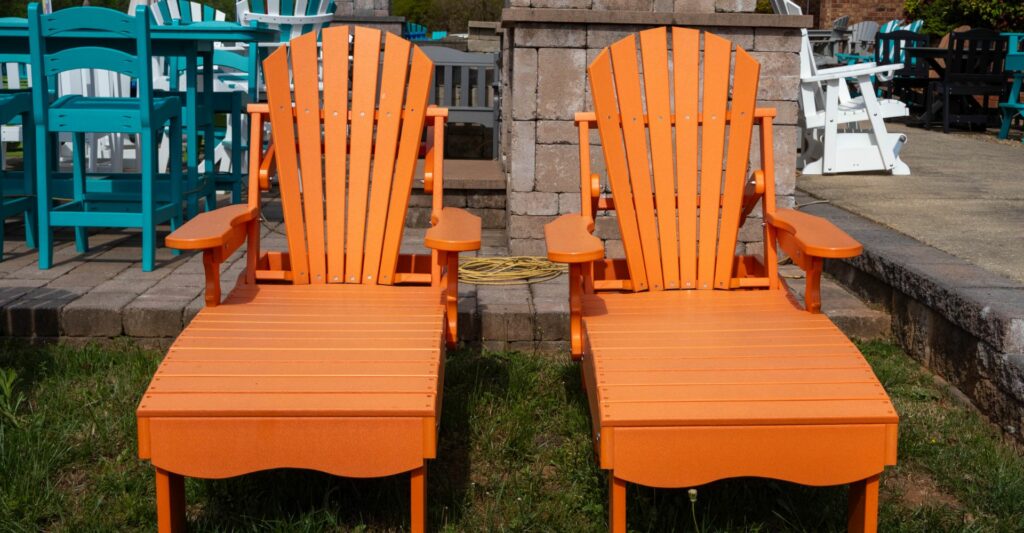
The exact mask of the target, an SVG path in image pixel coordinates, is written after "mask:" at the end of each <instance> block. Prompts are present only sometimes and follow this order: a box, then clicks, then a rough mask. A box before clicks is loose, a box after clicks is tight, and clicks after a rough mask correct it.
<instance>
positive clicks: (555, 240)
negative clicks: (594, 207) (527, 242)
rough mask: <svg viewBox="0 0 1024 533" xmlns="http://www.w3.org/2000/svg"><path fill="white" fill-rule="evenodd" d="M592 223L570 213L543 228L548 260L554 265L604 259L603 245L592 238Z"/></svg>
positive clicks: (598, 240)
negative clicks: (554, 263)
mask: <svg viewBox="0 0 1024 533" xmlns="http://www.w3.org/2000/svg"><path fill="white" fill-rule="evenodd" d="M592 231H594V221H593V220H592V219H591V218H590V217H584V216H582V215H579V214H576V213H571V214H568V215H562V216H560V217H558V218H556V219H555V220H553V221H551V222H549V223H548V224H546V225H545V226H544V242H545V244H546V245H547V248H548V259H550V260H552V261H554V262H556V263H586V262H589V261H596V260H598V259H601V258H603V257H604V244H603V243H601V239H598V238H597V237H595V236H593V235H592V234H591V232H592Z"/></svg>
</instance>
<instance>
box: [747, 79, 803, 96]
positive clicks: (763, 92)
mask: <svg viewBox="0 0 1024 533" xmlns="http://www.w3.org/2000/svg"><path fill="white" fill-rule="evenodd" d="M799 91H800V76H799V75H792V76H764V75H763V74H762V76H761V81H760V83H759V84H758V86H757V99H758V100H787V99H791V98H795V97H796V96H797V95H798V94H799Z"/></svg>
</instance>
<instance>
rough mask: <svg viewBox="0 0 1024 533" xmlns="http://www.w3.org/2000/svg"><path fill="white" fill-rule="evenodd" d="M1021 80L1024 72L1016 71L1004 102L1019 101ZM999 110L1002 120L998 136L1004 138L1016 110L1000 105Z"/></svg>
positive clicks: (1022, 138)
mask: <svg viewBox="0 0 1024 533" xmlns="http://www.w3.org/2000/svg"><path fill="white" fill-rule="evenodd" d="M1022 82H1024V73H1021V72H1018V73H1016V74H1014V75H1013V85H1012V86H1011V87H1010V92H1009V96H1008V97H1007V99H1006V103H1008V104H1013V103H1016V102H1020V89H1021V83H1022ZM1000 111H1002V112H1003V122H1002V124H1000V126H999V138H1000V139H1005V138H1007V137H1009V135H1010V124H1011V123H1012V122H1013V117H1014V116H1016V115H1017V113H1018V110H1017V109H1014V108H1012V107H1002V108H1001V109H1000ZM1021 142H1024V137H1021Z"/></svg>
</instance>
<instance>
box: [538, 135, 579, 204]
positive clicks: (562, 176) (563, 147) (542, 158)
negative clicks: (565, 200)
mask: <svg viewBox="0 0 1024 533" xmlns="http://www.w3.org/2000/svg"><path fill="white" fill-rule="evenodd" d="M579 171H580V170H579V150H578V149H577V148H576V147H575V146H572V145H568V144H541V145H538V146H537V174H536V178H537V181H536V184H535V186H534V187H535V189H536V190H538V191H544V192H579V190H580V186H579Z"/></svg>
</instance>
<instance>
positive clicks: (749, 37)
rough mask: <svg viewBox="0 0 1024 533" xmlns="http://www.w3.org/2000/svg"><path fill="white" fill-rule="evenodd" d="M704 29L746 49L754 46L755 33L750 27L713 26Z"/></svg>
mask: <svg viewBox="0 0 1024 533" xmlns="http://www.w3.org/2000/svg"><path fill="white" fill-rule="evenodd" d="M704 29H705V30H707V31H709V32H711V33H714V34H715V35H717V36H719V37H721V38H723V39H728V40H730V41H732V44H735V45H736V46H739V47H740V48H743V49H744V50H748V51H749V50H751V49H753V48H754V34H753V32H751V31H750V28H726V27H721V28H719V27H712V28H704ZM702 49H703V48H702Z"/></svg>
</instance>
